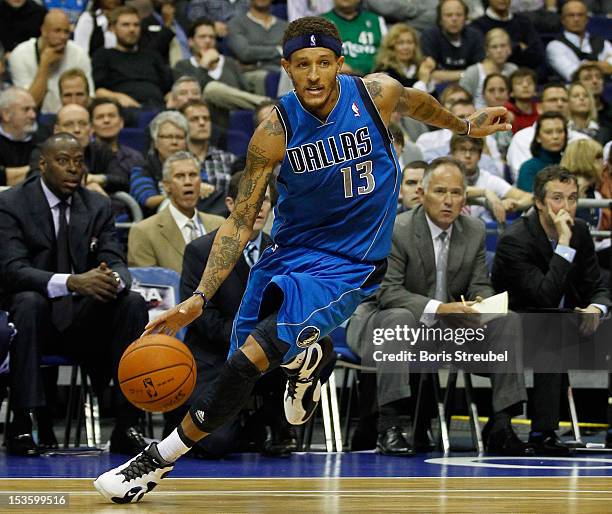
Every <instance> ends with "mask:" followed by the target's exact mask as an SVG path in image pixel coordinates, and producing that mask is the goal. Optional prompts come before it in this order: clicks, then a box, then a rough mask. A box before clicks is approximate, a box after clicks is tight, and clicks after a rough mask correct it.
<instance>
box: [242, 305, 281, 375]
mask: <svg viewBox="0 0 612 514" xmlns="http://www.w3.org/2000/svg"><path fill="white" fill-rule="evenodd" d="M251 336H252V337H253V339H254V340H255V341H256V342H257V344H258V345H259V347H260V348H261V349H262V350H263V352H264V354H265V357H266V358H267V361H268V362H269V368H268V369H274V368H276V367H278V366H279V365H280V363H281V361H282V358H283V356H284V355H285V354H286V353H287V351H288V350H289V344H287V343H286V342H285V341H282V340H281V339H279V337H278V335H277V313H274V314H271V315H270V316H268V317H267V318H264V319H263V320H261V321H260V322H259V323H258V324H257V326H256V327H255V329H254V330H253V332H252V333H251Z"/></svg>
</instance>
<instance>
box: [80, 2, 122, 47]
mask: <svg viewBox="0 0 612 514" xmlns="http://www.w3.org/2000/svg"><path fill="white" fill-rule="evenodd" d="M120 5H123V0H93V1H92V2H91V4H90V9H87V10H86V11H83V13H82V14H81V16H79V19H78V20H77V23H76V27H75V29H74V42H75V43H76V44H77V45H79V46H80V47H81V48H82V49H83V50H85V51H86V52H88V53H89V55H90V56H93V54H94V53H95V51H96V50H97V49H98V48H114V47H115V45H116V44H117V37H116V36H115V33H114V32H112V31H111V30H109V27H108V21H109V17H110V13H111V12H112V11H113V9H115V8H117V7H119V6H120Z"/></svg>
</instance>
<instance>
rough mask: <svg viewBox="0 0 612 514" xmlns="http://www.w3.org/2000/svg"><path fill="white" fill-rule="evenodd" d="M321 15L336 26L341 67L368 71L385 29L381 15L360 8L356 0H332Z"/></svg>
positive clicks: (353, 71) (366, 72) (349, 69)
mask: <svg viewBox="0 0 612 514" xmlns="http://www.w3.org/2000/svg"><path fill="white" fill-rule="evenodd" d="M323 18H327V19H328V20H329V21H331V22H332V23H333V24H334V25H336V27H338V32H339V33H340V39H342V55H344V65H343V66H342V71H343V72H344V73H352V74H354V75H360V76H363V75H367V74H368V73H370V72H371V71H372V70H373V69H374V63H375V59H376V53H377V52H378V49H379V48H380V44H381V41H382V38H383V36H384V35H385V34H386V32H387V25H386V24H385V20H384V18H383V17H382V16H378V15H376V14H374V13H373V12H371V11H368V10H367V9H362V8H361V6H360V0H334V8H333V9H332V10H331V11H329V12H327V13H325V14H324V15H323Z"/></svg>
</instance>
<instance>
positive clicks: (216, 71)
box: [172, 18, 267, 129]
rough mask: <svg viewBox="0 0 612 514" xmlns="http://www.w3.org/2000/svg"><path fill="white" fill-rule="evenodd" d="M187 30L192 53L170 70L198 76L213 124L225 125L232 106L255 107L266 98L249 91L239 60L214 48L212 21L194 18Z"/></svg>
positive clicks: (176, 75)
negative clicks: (213, 120)
mask: <svg viewBox="0 0 612 514" xmlns="http://www.w3.org/2000/svg"><path fill="white" fill-rule="evenodd" d="M188 34H189V45H190V47H191V51H192V53H193V57H191V58H189V59H185V60H182V61H179V62H177V63H176V64H175V66H174V68H173V69H172V73H173V74H174V78H175V79H177V78H178V77H180V76H183V75H189V76H191V77H195V78H196V79H197V80H198V82H199V84H200V89H202V96H203V98H204V99H205V100H206V102H207V103H208V104H209V105H210V107H211V110H212V112H213V118H214V119H215V125H217V126H219V127H220V128H222V129H225V128H227V126H228V125H229V111H230V110H231V109H254V108H255V107H256V106H257V105H259V104H260V103H261V102H263V101H265V100H266V99H267V97H264V96H260V95H256V94H254V93H250V92H248V91H247V83H246V81H245V80H244V78H243V76H242V70H241V69H240V65H239V64H238V62H237V61H236V60H235V59H233V58H232V57H229V56H227V55H223V54H220V53H219V52H218V51H217V49H216V48H215V45H216V39H215V37H216V36H215V29H214V26H213V22H212V21H210V20H208V19H206V18H200V19H199V20H196V21H195V22H193V24H192V25H191V27H190V28H189V33H188Z"/></svg>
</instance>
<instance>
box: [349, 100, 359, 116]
mask: <svg viewBox="0 0 612 514" xmlns="http://www.w3.org/2000/svg"><path fill="white" fill-rule="evenodd" d="M351 109H353V114H355V118H359V116H361V113H360V112H359V107H357V104H356V103H355V102H353V105H351Z"/></svg>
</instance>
